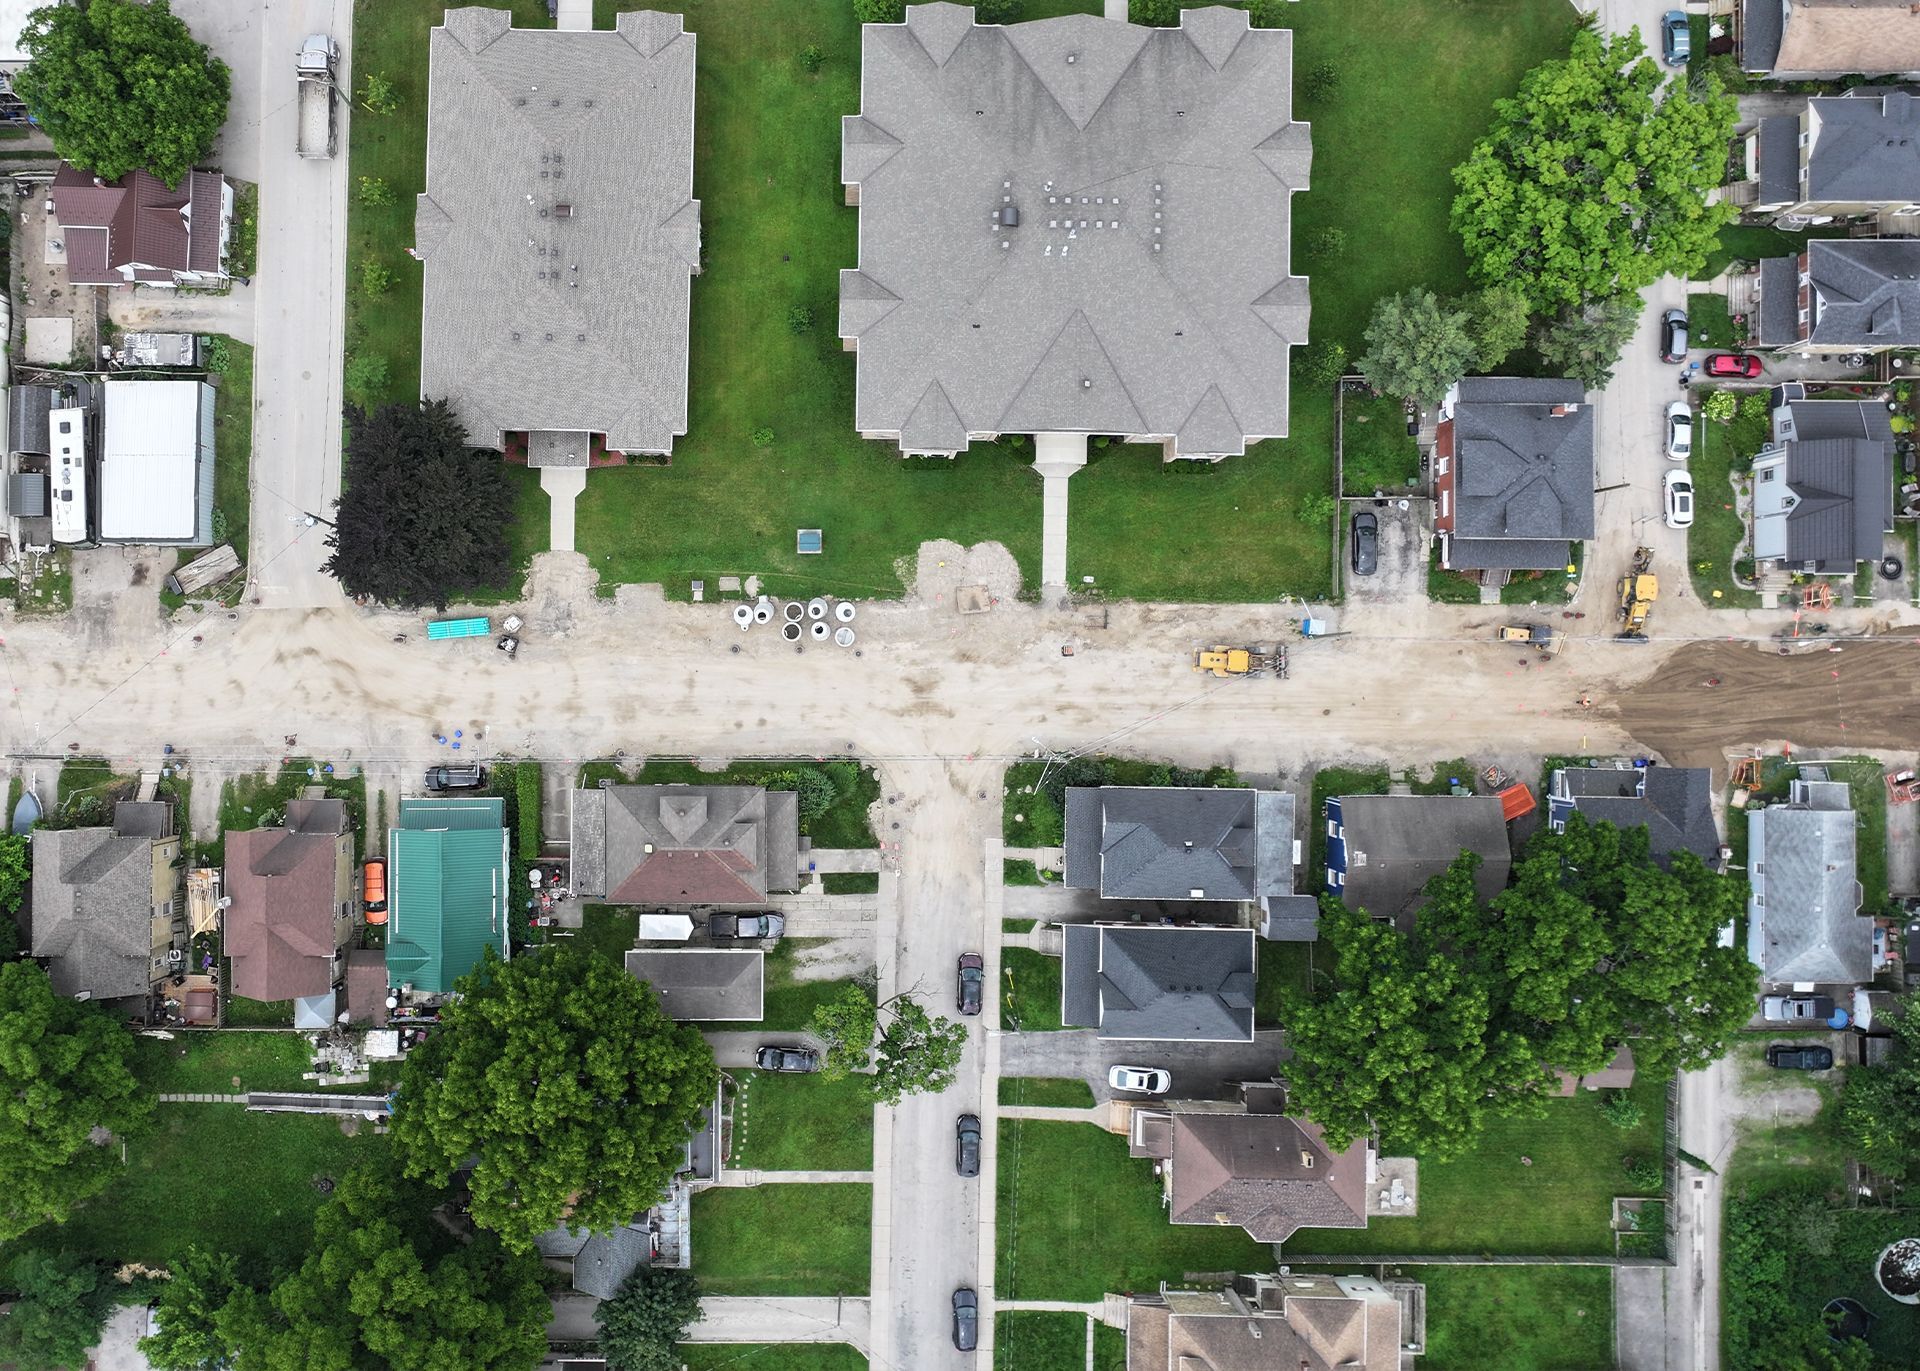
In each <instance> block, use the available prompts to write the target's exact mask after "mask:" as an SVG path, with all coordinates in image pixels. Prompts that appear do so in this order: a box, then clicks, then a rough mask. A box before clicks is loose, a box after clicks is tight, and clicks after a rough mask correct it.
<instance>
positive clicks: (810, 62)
mask: <svg viewBox="0 0 1920 1371" xmlns="http://www.w3.org/2000/svg"><path fill="white" fill-rule="evenodd" d="M826 60H827V55H826V54H825V53H824V52H822V51H820V45H819V44H818V43H809V44H807V45H806V46H805V47H804V48H802V49H800V65H801V66H802V67H803V68H805V69H806V70H807V71H819V70H820V65H821V63H823V62H825V61H826Z"/></svg>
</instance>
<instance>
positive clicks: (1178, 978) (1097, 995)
mask: <svg viewBox="0 0 1920 1371" xmlns="http://www.w3.org/2000/svg"><path fill="white" fill-rule="evenodd" d="M1066 934H1067V937H1066V946H1065V955H1064V957H1063V961H1062V966H1061V977H1060V982H1061V1022H1062V1023H1064V1024H1067V1025H1068V1026H1070V1027H1074V1028H1097V1029H1098V1030H1099V1031H1100V1036H1101V1037H1103V1038H1154V1039H1160V1040H1162V1041H1171V1042H1252V1041H1253V970H1254V948H1253V940H1254V934H1253V930H1252V929H1249V928H1193V927H1167V926H1161V925H1140V926H1134V925H1112V924H1070V925H1068V926H1067V929H1066Z"/></svg>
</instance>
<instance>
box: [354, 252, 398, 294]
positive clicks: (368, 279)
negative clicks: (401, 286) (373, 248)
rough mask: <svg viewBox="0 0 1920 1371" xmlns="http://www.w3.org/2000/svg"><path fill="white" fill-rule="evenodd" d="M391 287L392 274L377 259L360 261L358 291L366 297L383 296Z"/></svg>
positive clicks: (363, 258) (367, 258) (364, 258)
mask: <svg viewBox="0 0 1920 1371" xmlns="http://www.w3.org/2000/svg"><path fill="white" fill-rule="evenodd" d="M392 287H393V273H392V272H391V271H390V270H388V269H387V267H386V265H385V263H383V262H381V261H380V260H379V259H378V258H377V257H362V258H361V259H360V289H361V290H363V291H365V292H366V293H367V294H368V295H385V294H386V293H387V291H389V290H390V289H392Z"/></svg>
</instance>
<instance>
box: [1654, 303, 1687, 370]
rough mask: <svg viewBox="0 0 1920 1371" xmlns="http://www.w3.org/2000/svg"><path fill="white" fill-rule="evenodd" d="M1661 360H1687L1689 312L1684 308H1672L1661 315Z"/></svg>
mask: <svg viewBox="0 0 1920 1371" xmlns="http://www.w3.org/2000/svg"><path fill="white" fill-rule="evenodd" d="M1660 360H1661V361H1663V362H1684V361H1686V360H1687V312H1686V311H1685V310H1683V309H1670V310H1668V311H1667V312H1666V313H1665V314H1663V315H1661V316H1660Z"/></svg>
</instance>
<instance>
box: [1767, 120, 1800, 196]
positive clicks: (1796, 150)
mask: <svg viewBox="0 0 1920 1371" xmlns="http://www.w3.org/2000/svg"><path fill="white" fill-rule="evenodd" d="M1759 171H1760V203H1761V204H1763V205H1781V204H1788V205H1790V204H1793V203H1794V202H1795V201H1797V200H1799V198H1800V120H1799V119H1798V118H1797V117H1795V116H1794V115H1791V114H1774V115H1769V116H1768V117H1767V118H1765V119H1762V120H1761V121H1760V167H1759Z"/></svg>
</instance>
